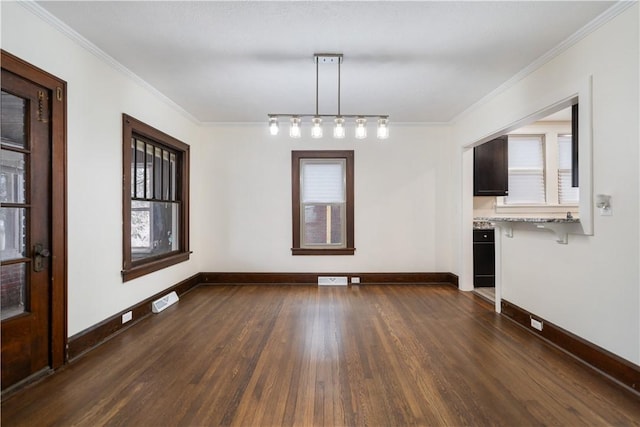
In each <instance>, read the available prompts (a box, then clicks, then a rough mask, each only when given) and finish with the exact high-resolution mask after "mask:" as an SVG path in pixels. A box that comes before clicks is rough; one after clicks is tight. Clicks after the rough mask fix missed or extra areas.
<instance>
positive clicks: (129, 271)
mask: <svg viewBox="0 0 640 427" xmlns="http://www.w3.org/2000/svg"><path fill="white" fill-rule="evenodd" d="M134 137H135V138H137V139H142V140H146V141H148V142H150V143H152V144H153V145H155V146H160V147H163V148H166V149H167V150H170V151H171V152H172V153H175V154H176V188H175V189H173V190H172V191H175V194H176V201H177V202H178V205H179V207H178V211H179V218H180V219H179V224H178V231H179V236H178V249H177V250H174V251H172V252H168V253H166V254H162V255H158V256H156V257H148V258H143V259H139V260H133V259H132V252H131V201H132V197H131V185H132V184H131V183H132V176H131V160H132V159H131V158H132V154H131V140H132V138H134ZM122 159H123V163H122V165H123V166H122V167H123V169H122V176H123V179H122V206H123V208H122V224H123V234H122V253H123V262H122V264H123V265H122V280H123V282H126V281H128V280H132V279H135V278H137V277H140V276H143V275H145V274H149V273H152V272H154V271H158V270H160V269H163V268H166V267H169V266H171V265H174V264H178V263H180V262H183V261H187V260H188V259H189V255H190V252H189V145H187V144H185V143H184V142H182V141H179V140H177V139H176V138H173V137H172V136H169V135H167V134H165V133H164V132H162V131H159V130H158V129H155V128H153V127H151V126H149V125H147V124H145V123H143V122H141V121H139V120H137V119H135V118H133V117H131V116H129V115H127V114H123V115H122ZM154 188H155V187H154ZM149 199H157V197H156V195H155V190H154V196H152V197H149ZM158 200H161V199H158Z"/></svg>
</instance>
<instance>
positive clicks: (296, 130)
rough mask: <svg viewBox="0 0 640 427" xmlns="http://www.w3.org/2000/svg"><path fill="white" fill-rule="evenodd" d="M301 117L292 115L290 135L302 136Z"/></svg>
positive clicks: (294, 136)
mask: <svg viewBox="0 0 640 427" xmlns="http://www.w3.org/2000/svg"><path fill="white" fill-rule="evenodd" d="M301 135H302V132H301V131H300V117H291V127H290V128H289V136H290V137H291V138H300V136H301Z"/></svg>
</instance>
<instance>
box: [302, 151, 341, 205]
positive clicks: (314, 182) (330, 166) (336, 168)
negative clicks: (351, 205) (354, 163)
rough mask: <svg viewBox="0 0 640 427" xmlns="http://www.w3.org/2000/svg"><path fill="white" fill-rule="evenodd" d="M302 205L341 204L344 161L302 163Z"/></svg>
mask: <svg viewBox="0 0 640 427" xmlns="http://www.w3.org/2000/svg"><path fill="white" fill-rule="evenodd" d="M301 169H302V203H343V202H345V191H344V161H343V160H341V159H335V160H329V161H322V162H317V161H304V160H303V161H302V164H301Z"/></svg>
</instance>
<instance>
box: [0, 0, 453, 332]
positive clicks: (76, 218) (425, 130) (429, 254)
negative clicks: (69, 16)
mask: <svg viewBox="0 0 640 427" xmlns="http://www.w3.org/2000/svg"><path fill="white" fill-rule="evenodd" d="M2 48H3V49H5V50H6V51H8V52H10V53H12V54H14V55H16V56H18V57H21V58H22V59H24V60H26V61H28V62H30V63H32V64H34V65H36V66H37V67H40V68H42V69H44V70H46V71H48V72H50V73H52V74H54V75H56V76H57V77H59V78H61V79H63V80H65V81H67V83H68V95H67V100H68V116H67V123H68V141H67V143H68V220H69V230H68V268H69V274H68V295H69V296H68V329H69V335H70V336H71V335H74V334H76V333H78V332H80V331H83V330H84V329H86V328H88V327H91V326H93V325H95V324H96V323H98V322H100V321H102V320H104V319H106V318H108V317H110V316H112V315H114V314H116V313H118V312H120V311H122V310H124V309H125V308H127V307H130V306H132V305H134V304H136V303H138V302H139V301H141V300H143V299H145V298H147V297H149V296H151V295H153V294H155V293H157V292H160V291H162V290H163V289H166V288H167V287H169V286H171V285H173V284H175V283H177V282H179V281H181V280H183V279H185V278H187V277H189V276H191V275H193V274H195V273H197V272H201V271H246V272H252V271H258V272H323V271H326V272H340V271H345V272H393V271H401V272H411V271H418V272H425V271H426V272H434V271H451V270H452V268H453V259H452V257H451V252H450V250H449V249H447V248H451V247H452V244H453V243H452V241H451V239H450V237H449V234H450V232H451V230H452V229H453V228H454V226H455V222H454V221H453V220H452V218H451V215H450V214H451V208H450V203H449V200H450V199H451V198H452V195H451V192H450V189H451V187H450V180H451V179H452V174H451V169H450V164H451V162H453V159H454V157H453V151H452V149H451V147H452V145H451V144H450V129H449V128H448V127H444V126H436V127H427V126H410V125H405V126H394V127H393V128H392V130H391V137H390V138H389V139H388V140H386V141H378V140H376V139H375V137H370V138H369V139H367V140H364V141H355V140H354V139H349V138H347V139H346V140H344V141H339V142H337V141H334V140H333V139H332V138H330V137H329V138H325V139H323V140H321V141H312V140H310V139H309V138H302V139H301V140H291V139H290V138H289V137H288V136H286V135H281V136H279V137H276V138H273V137H271V136H270V135H268V132H267V129H266V126H264V124H260V125H249V126H246V125H245V126H238V127H233V126H217V127H202V126H200V125H199V124H198V123H196V122H195V121H193V120H191V119H190V118H189V117H188V116H187V115H185V114H183V113H182V112H181V111H179V108H176V106H175V105H172V104H171V103H170V102H165V101H166V100H165V99H163V97H162V96H159V95H158V94H157V93H155V92H154V91H153V90H151V89H149V87H148V86H147V85H145V84H141V83H140V82H139V81H138V80H137V79H136V78H132V77H131V76H130V75H127V74H126V73H123V72H122V71H118V70H116V68H114V67H113V66H112V65H109V64H108V63H107V62H105V61H104V60H103V59H101V58H99V57H98V56H97V55H94V54H93V53H91V52H90V50H87V49H86V48H85V47H82V46H81V45H80V44H78V43H77V42H75V41H72V39H71V38H69V37H67V36H66V35H64V34H63V33H62V32H60V31H59V30H58V29H56V26H52V25H50V24H49V23H46V22H45V21H43V20H42V19H41V18H40V17H37V16H36V15H35V14H34V13H33V12H32V10H31V9H28V8H25V7H23V6H21V5H19V4H17V3H8V2H2ZM122 113H127V114H129V115H132V116H134V117H136V118H137V119H140V120H142V121H143V122H145V123H148V124H149V125H151V126H154V127H156V128H158V129H160V130H162V131H164V132H166V133H168V134H170V135H172V136H174V137H176V138H178V139H180V140H182V141H184V142H186V143H188V144H190V145H191V161H192V163H191V224H190V225H191V233H190V237H191V249H192V250H193V252H194V253H193V255H192V257H191V260H190V261H189V262H186V263H182V264H179V265H176V266H173V267H170V268H167V269H165V270H162V271H159V272H155V273H153V274H150V275H147V276H144V277H142V278H139V279H136V280H132V281H130V282H126V283H122V280H121V276H120V271H121V269H122V225H121V222H122V186H121V181H122V124H121V115H122ZM298 149H353V150H355V242H356V248H357V250H356V255H355V256H331V257H312V256H296V257H293V256H292V255H291V251H290V248H291V150H298ZM443 248H445V249H444V250H443Z"/></svg>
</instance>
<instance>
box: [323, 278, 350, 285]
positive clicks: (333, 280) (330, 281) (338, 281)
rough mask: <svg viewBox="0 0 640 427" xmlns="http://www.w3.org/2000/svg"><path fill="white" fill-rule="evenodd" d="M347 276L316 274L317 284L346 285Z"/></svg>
mask: <svg viewBox="0 0 640 427" xmlns="http://www.w3.org/2000/svg"><path fill="white" fill-rule="evenodd" d="M347 284H348V281H347V276H318V286H347Z"/></svg>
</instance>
